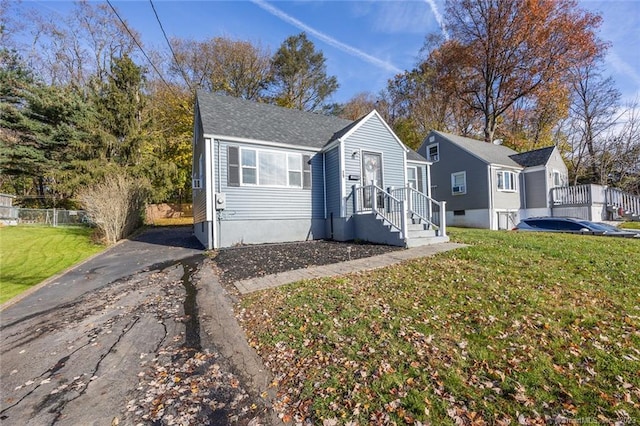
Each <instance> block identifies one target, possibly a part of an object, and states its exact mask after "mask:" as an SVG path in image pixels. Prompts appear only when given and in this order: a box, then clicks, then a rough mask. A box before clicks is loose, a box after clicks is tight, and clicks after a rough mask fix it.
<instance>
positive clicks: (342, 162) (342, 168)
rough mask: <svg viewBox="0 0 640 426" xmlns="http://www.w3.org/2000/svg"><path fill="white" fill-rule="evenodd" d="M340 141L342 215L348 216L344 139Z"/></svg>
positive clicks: (342, 216)
mask: <svg viewBox="0 0 640 426" xmlns="http://www.w3.org/2000/svg"><path fill="white" fill-rule="evenodd" d="M338 141H339V143H340V217H341V218H345V217H347V200H346V198H345V191H346V189H345V186H346V182H345V162H344V141H343V140H342V139H338Z"/></svg>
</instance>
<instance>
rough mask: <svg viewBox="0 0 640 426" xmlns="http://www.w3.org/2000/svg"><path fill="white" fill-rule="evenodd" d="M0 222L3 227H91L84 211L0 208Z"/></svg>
mask: <svg viewBox="0 0 640 426" xmlns="http://www.w3.org/2000/svg"><path fill="white" fill-rule="evenodd" d="M0 222H1V223H3V224H5V225H45V226H75V225H91V221H90V220H89V217H88V216H87V214H86V212H85V211H84V210H63V209H24V208H21V207H3V206H0Z"/></svg>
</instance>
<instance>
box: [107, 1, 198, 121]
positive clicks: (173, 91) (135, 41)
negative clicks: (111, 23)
mask: <svg viewBox="0 0 640 426" xmlns="http://www.w3.org/2000/svg"><path fill="white" fill-rule="evenodd" d="M106 1H107V4H108V5H109V7H111V10H113V13H115V15H116V16H117V17H118V19H119V20H120V23H121V24H122V26H123V27H124V29H125V30H127V32H128V33H129V36H130V37H131V39H132V40H133V42H134V43H135V44H136V45H137V46H138V48H139V49H140V51H141V52H142V54H143V55H144V57H145V58H147V61H148V62H149V64H151V66H152V67H153V69H154V70H155V71H156V73H157V74H158V77H160V80H162V82H163V83H164V84H165V85H166V86H167V87H168V88H169V90H170V91H171V92H172V93H173V94H174V96H176V97H177V98H178V97H179V94H178V93H176V91H175V89H174V88H173V87H172V86H171V85H170V84H169V83H167V80H165V79H164V77H163V76H162V74H161V73H160V71H159V70H158V68H157V67H156V66H155V64H154V63H153V61H152V60H151V58H149V56H148V55H147V53H146V52H145V51H144V49H143V48H142V45H140V43H138V40H136V38H135V37H134V36H133V33H132V32H131V30H129V27H128V26H127V24H126V23H125V22H124V20H123V19H122V18H121V17H120V15H119V14H118V11H117V10H116V8H115V7H113V5H112V4H111V2H110V1H109V0H106ZM181 106H182V107H183V108H185V110H187V111H188V109H187V108H186V107H184V106H183V105H181Z"/></svg>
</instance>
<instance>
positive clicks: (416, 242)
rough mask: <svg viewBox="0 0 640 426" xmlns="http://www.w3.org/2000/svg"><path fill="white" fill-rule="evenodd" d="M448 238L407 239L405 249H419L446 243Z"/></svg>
mask: <svg viewBox="0 0 640 426" xmlns="http://www.w3.org/2000/svg"><path fill="white" fill-rule="evenodd" d="M448 242H449V237H420V238H407V248H411V247H421V246H427V245H431V244H440V243H448Z"/></svg>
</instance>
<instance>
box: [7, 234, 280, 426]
mask: <svg viewBox="0 0 640 426" xmlns="http://www.w3.org/2000/svg"><path fill="white" fill-rule="evenodd" d="M0 319H1V323H0V333H1V342H0V390H1V391H2V392H1V393H2V397H1V401H0V424H7V425H9V424H24V425H78V424H83V425H91V424H96V425H98V424H100V425H105V424H239V425H254V426H257V425H261V424H274V423H276V424H277V423H278V421H277V418H275V417H274V415H273V412H272V410H270V406H269V404H268V399H269V398H268V396H269V394H270V391H269V388H268V385H269V383H270V377H269V375H268V374H267V373H266V372H265V371H264V369H263V367H262V365H261V364H260V361H259V359H258V358H257V356H256V355H255V353H253V352H252V350H251V349H250V348H249V347H248V345H247V344H246V340H244V334H243V333H242V330H241V329H240V328H239V326H238V324H237V322H236V321H235V317H234V314H233V309H232V300H231V299H230V298H229V295H227V294H226V292H225V291H224V290H223V289H222V287H221V286H220V284H219V283H218V279H217V276H216V275H215V272H214V270H213V267H212V265H211V261H210V260H209V259H207V258H206V257H205V255H204V254H203V252H202V250H201V249H200V248H199V247H198V243H197V241H196V240H195V238H194V237H193V236H192V235H191V228H190V227H175V228H152V229H150V230H148V231H146V232H144V233H143V234H141V235H139V236H138V237H136V238H134V239H133V240H131V241H125V242H123V243H121V244H119V245H117V246H115V247H113V248H111V249H109V250H107V251H106V252H104V253H103V254H101V255H98V256H96V257H95V258H93V259H91V260H90V261H88V262H86V263H84V264H82V265H79V266H78V267H76V268H74V269H72V270H71V271H69V272H67V273H66V274H65V275H63V276H60V277H57V278H56V279H54V280H52V281H51V282H49V283H48V284H47V285H45V286H42V287H41V288H39V289H38V290H37V291H35V292H33V293H32V294H29V295H28V296H26V297H24V298H23V299H21V300H19V301H17V302H16V303H13V304H11V305H10V306H8V307H4V308H3V310H2V311H1V312H0Z"/></svg>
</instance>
